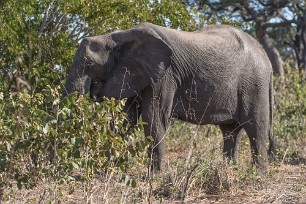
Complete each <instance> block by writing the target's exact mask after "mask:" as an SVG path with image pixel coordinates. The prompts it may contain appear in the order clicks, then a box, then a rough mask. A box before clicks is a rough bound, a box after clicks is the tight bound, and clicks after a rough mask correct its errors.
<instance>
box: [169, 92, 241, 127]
mask: <svg viewBox="0 0 306 204" xmlns="http://www.w3.org/2000/svg"><path fill="white" fill-rule="evenodd" d="M206 96H207V95H206ZM235 96H237V94H235V95H234V94H231V95H227V94H220V95H219V96H218V95H215V97H214V98H213V97H211V98H208V99H209V100H203V98H204V99H207V97H204V96H203V97H201V96H198V99H197V100H196V99H192V100H190V98H183V97H180V98H179V99H178V100H176V103H175V102H174V107H173V114H172V117H174V118H178V119H180V120H183V121H186V122H190V123H193V124H199V125H203V124H216V125H218V124H229V123H233V122H234V121H238V112H239V111H238V109H237V107H238V102H237V99H236V98H235ZM200 99H202V100H200Z"/></svg>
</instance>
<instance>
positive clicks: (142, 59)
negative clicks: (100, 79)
mask: <svg viewBox="0 0 306 204" xmlns="http://www.w3.org/2000/svg"><path fill="white" fill-rule="evenodd" d="M111 38H112V40H113V41H114V42H115V44H116V47H115V48H114V50H113V51H114V52H115V53H116V54H115V64H116V66H115V68H114V70H113V71H112V73H111V74H110V77H109V78H108V80H107V81H106V83H105V88H104V91H103V92H104V95H105V96H106V97H114V98H116V99H123V98H129V97H131V96H135V95H137V94H138V93H140V91H141V90H143V89H144V88H145V87H146V86H148V85H150V84H153V83H157V82H158V81H159V80H160V79H161V78H162V77H163V76H164V74H165V72H166V70H167V69H168V68H169V67H170V63H171V55H172V50H171V49H170V47H169V46H168V45H167V43H166V42H165V41H164V40H163V39H162V38H161V37H160V36H159V35H158V34H157V33H156V32H155V31H154V30H153V29H151V28H147V27H145V28H133V29H129V30H125V31H120V32H115V33H113V34H111Z"/></svg>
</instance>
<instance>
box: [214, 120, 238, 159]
mask: <svg viewBox="0 0 306 204" xmlns="http://www.w3.org/2000/svg"><path fill="white" fill-rule="evenodd" d="M219 127H220V129H221V131H222V133H223V142H224V145H223V153H224V155H225V156H226V157H227V158H229V159H230V160H235V161H237V160H238V157H239V150H240V141H241V136H242V131H241V129H242V127H241V126H240V125H239V124H238V123H232V124H226V125H219Z"/></svg>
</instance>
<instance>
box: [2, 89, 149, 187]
mask: <svg viewBox="0 0 306 204" xmlns="http://www.w3.org/2000/svg"><path fill="white" fill-rule="evenodd" d="M124 104H125V101H124V100H122V101H116V100H114V99H105V100H104V102H102V103H92V102H91V101H90V100H88V96H86V97H77V95H76V93H75V94H72V95H70V96H68V97H65V98H63V99H62V100H60V92H59V88H58V87H56V88H51V87H50V86H49V87H48V88H46V89H44V90H43V92H42V93H36V94H29V93H26V92H23V93H22V92H20V93H18V94H17V95H13V94H10V95H9V97H5V98H4V97H3V93H1V94H0V110H1V112H0V113H1V120H0V135H1V136H2V138H1V141H0V150H1V151H0V169H1V172H0V179H1V180H0V183H1V189H2V190H3V189H4V188H7V187H12V185H13V184H14V183H17V186H18V188H19V189H21V188H23V187H24V188H27V189H28V188H32V187H33V186H35V185H36V184H37V183H38V182H39V181H40V180H47V181H50V182H57V183H65V182H68V181H71V180H74V179H75V178H76V177H74V174H75V172H78V173H79V174H81V176H79V177H80V178H79V179H80V180H81V181H82V182H84V184H86V185H88V186H87V193H88V192H90V191H91V189H90V182H91V180H92V179H93V178H94V177H95V176H96V175H98V174H101V173H102V174H103V173H105V172H108V173H110V172H111V173H120V172H125V170H126V169H127V167H128V165H129V163H130V160H131V159H132V158H133V157H136V156H138V155H139V154H140V153H142V152H143V151H144V150H145V149H146V147H147V145H148V141H149V140H145V139H143V140H135V133H136V132H137V131H138V130H141V129H142V124H139V125H137V126H135V127H133V128H130V127H129V126H125V125H124V124H123V123H124V120H125V118H126V114H125V113H123V112H122V108H123V107H124ZM111 123H112V125H113V126H114V127H115V128H114V130H115V131H112V130H111V129H110V128H109V127H110V125H111ZM119 132H120V133H122V134H125V135H127V136H126V137H122V136H121V135H119V134H118V133H119ZM126 182H127V183H128V184H131V185H133V186H135V185H136V182H135V181H134V180H130V181H126Z"/></svg>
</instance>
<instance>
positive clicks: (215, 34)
mask: <svg viewBox="0 0 306 204" xmlns="http://www.w3.org/2000/svg"><path fill="white" fill-rule="evenodd" d="M64 88H65V90H64V93H63V95H64V96H65V95H67V94H70V93H72V92H74V91H77V92H78V93H79V94H81V95H82V94H86V93H88V92H89V93H90V97H91V99H92V100H93V101H96V102H101V101H102V100H103V97H108V98H112V97H113V98H115V99H117V100H121V99H124V98H126V99H127V101H126V104H125V108H124V111H125V112H126V113H127V121H128V122H129V123H130V124H131V126H133V125H135V124H137V123H138V119H139V118H140V117H141V118H142V121H144V122H145V123H146V124H145V125H144V132H145V135H146V136H149V135H150V136H152V137H153V139H154V141H153V142H152V143H151V145H150V147H149V150H148V151H149V153H150V155H151V158H152V161H153V162H152V163H153V169H156V170H157V171H161V170H163V169H164V158H165V142H164V137H165V134H166V130H167V127H168V125H169V121H170V119H171V118H177V119H180V120H183V121H187V122H190V123H194V124H198V125H204V124H214V125H218V126H219V127H220V129H221V131H222V133H223V137H224V141H223V142H224V146H223V153H224V155H225V156H226V157H228V158H229V159H235V155H237V149H238V148H237V147H238V143H239V142H238V141H239V137H240V136H239V135H240V132H241V130H242V129H244V130H245V132H246V133H247V135H248V137H249V140H250V146H251V150H252V151H251V152H252V161H253V164H254V165H256V166H257V167H258V169H259V170H260V171H261V172H266V170H267V167H268V164H267V160H268V153H269V154H273V150H274V137H273V128H272V114H273V71H272V67H271V63H270V61H269V58H268V57H267V54H266V53H265V51H264V50H263V48H262V46H261V45H260V44H259V43H258V42H257V41H256V40H255V39H254V38H253V37H252V36H251V35H249V34H247V33H245V32H243V31H241V30H239V29H237V28H234V27H231V26H228V25H208V26H205V27H203V28H201V29H199V30H197V31H194V32H186V31H180V30H174V29H171V28H167V27H162V26H158V25H154V24H151V23H141V24H139V25H137V26H135V27H133V28H130V29H127V30H121V31H114V32H110V33H107V34H104V35H99V36H93V37H86V38H84V39H83V40H82V41H81V43H80V45H79V47H78V50H77V52H76V54H75V57H74V60H73V63H72V68H71V70H70V72H69V74H68V77H67V79H66V82H65V86H64ZM268 140H269V142H270V146H269V150H268V147H267V144H266V143H267V142H268Z"/></svg>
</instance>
